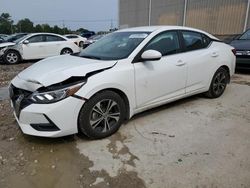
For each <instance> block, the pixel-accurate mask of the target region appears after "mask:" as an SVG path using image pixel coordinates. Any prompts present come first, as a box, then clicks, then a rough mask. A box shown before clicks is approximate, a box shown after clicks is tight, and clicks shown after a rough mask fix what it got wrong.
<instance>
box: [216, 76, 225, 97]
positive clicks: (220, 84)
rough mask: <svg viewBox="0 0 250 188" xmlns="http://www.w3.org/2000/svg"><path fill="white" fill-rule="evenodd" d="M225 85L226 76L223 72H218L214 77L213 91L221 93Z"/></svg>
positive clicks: (217, 93)
mask: <svg viewBox="0 0 250 188" xmlns="http://www.w3.org/2000/svg"><path fill="white" fill-rule="evenodd" d="M226 85H227V77H226V75H225V73H224V72H219V73H218V74H217V75H216V76H215V79H214V83H213V91H214V93H215V94H216V95H219V94H221V93H223V91H224V90H225V88H226Z"/></svg>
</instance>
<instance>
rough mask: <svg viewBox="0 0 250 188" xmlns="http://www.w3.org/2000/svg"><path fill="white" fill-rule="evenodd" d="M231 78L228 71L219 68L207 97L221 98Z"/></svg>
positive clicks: (206, 94)
mask: <svg viewBox="0 0 250 188" xmlns="http://www.w3.org/2000/svg"><path fill="white" fill-rule="evenodd" d="M229 79H230V76H229V73H228V71H227V70H226V69H225V68H223V67H221V68H219V69H218V70H217V71H216V72H215V74H214V76H213V79H212V82H211V84H210V87H209V90H208V91H207V92H206V93H205V96H206V97H208V98H218V97H220V96H221V95H222V94H223V93H224V91H225V89H226V86H227V84H228V82H229Z"/></svg>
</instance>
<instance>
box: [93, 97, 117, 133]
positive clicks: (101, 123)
mask: <svg viewBox="0 0 250 188" xmlns="http://www.w3.org/2000/svg"><path fill="white" fill-rule="evenodd" d="M120 116H121V112H120V108H119V106H118V104H117V103H116V102H115V101H114V100H111V99H105V100H102V101H100V102H98V103H97V104H96V105H95V106H94V107H93V108H92V111H91V113H90V118H89V121H90V125H91V127H92V129H94V130H95V131H98V132H102V133H105V132H107V131H109V130H111V129H112V128H113V127H114V126H115V125H116V124H117V123H118V121H119V120H120Z"/></svg>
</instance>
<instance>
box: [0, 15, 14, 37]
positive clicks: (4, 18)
mask: <svg viewBox="0 0 250 188" xmlns="http://www.w3.org/2000/svg"><path fill="white" fill-rule="evenodd" d="M12 25H13V20H12V19H11V16H10V14H9V13H2V14H1V15H0V33H3V34H10V33H11V32H12Z"/></svg>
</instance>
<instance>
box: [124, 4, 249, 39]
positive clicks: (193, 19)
mask: <svg viewBox="0 0 250 188" xmlns="http://www.w3.org/2000/svg"><path fill="white" fill-rule="evenodd" d="M184 2H185V0H152V15H151V25H183V18H184V4H185V3H184ZM247 3H248V0H188V3H187V12H186V26H190V27H195V28H199V29H202V30H205V31H207V32H210V33H213V34H216V35H227V34H229V35H231V34H237V33H242V32H243V30H244V23H245V17H246V10H247ZM119 6H120V26H122V27H134V26H143V25H148V19H149V18H148V14H149V0H120V5H119ZM247 26H248V27H250V14H249V19H248V24H247Z"/></svg>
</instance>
